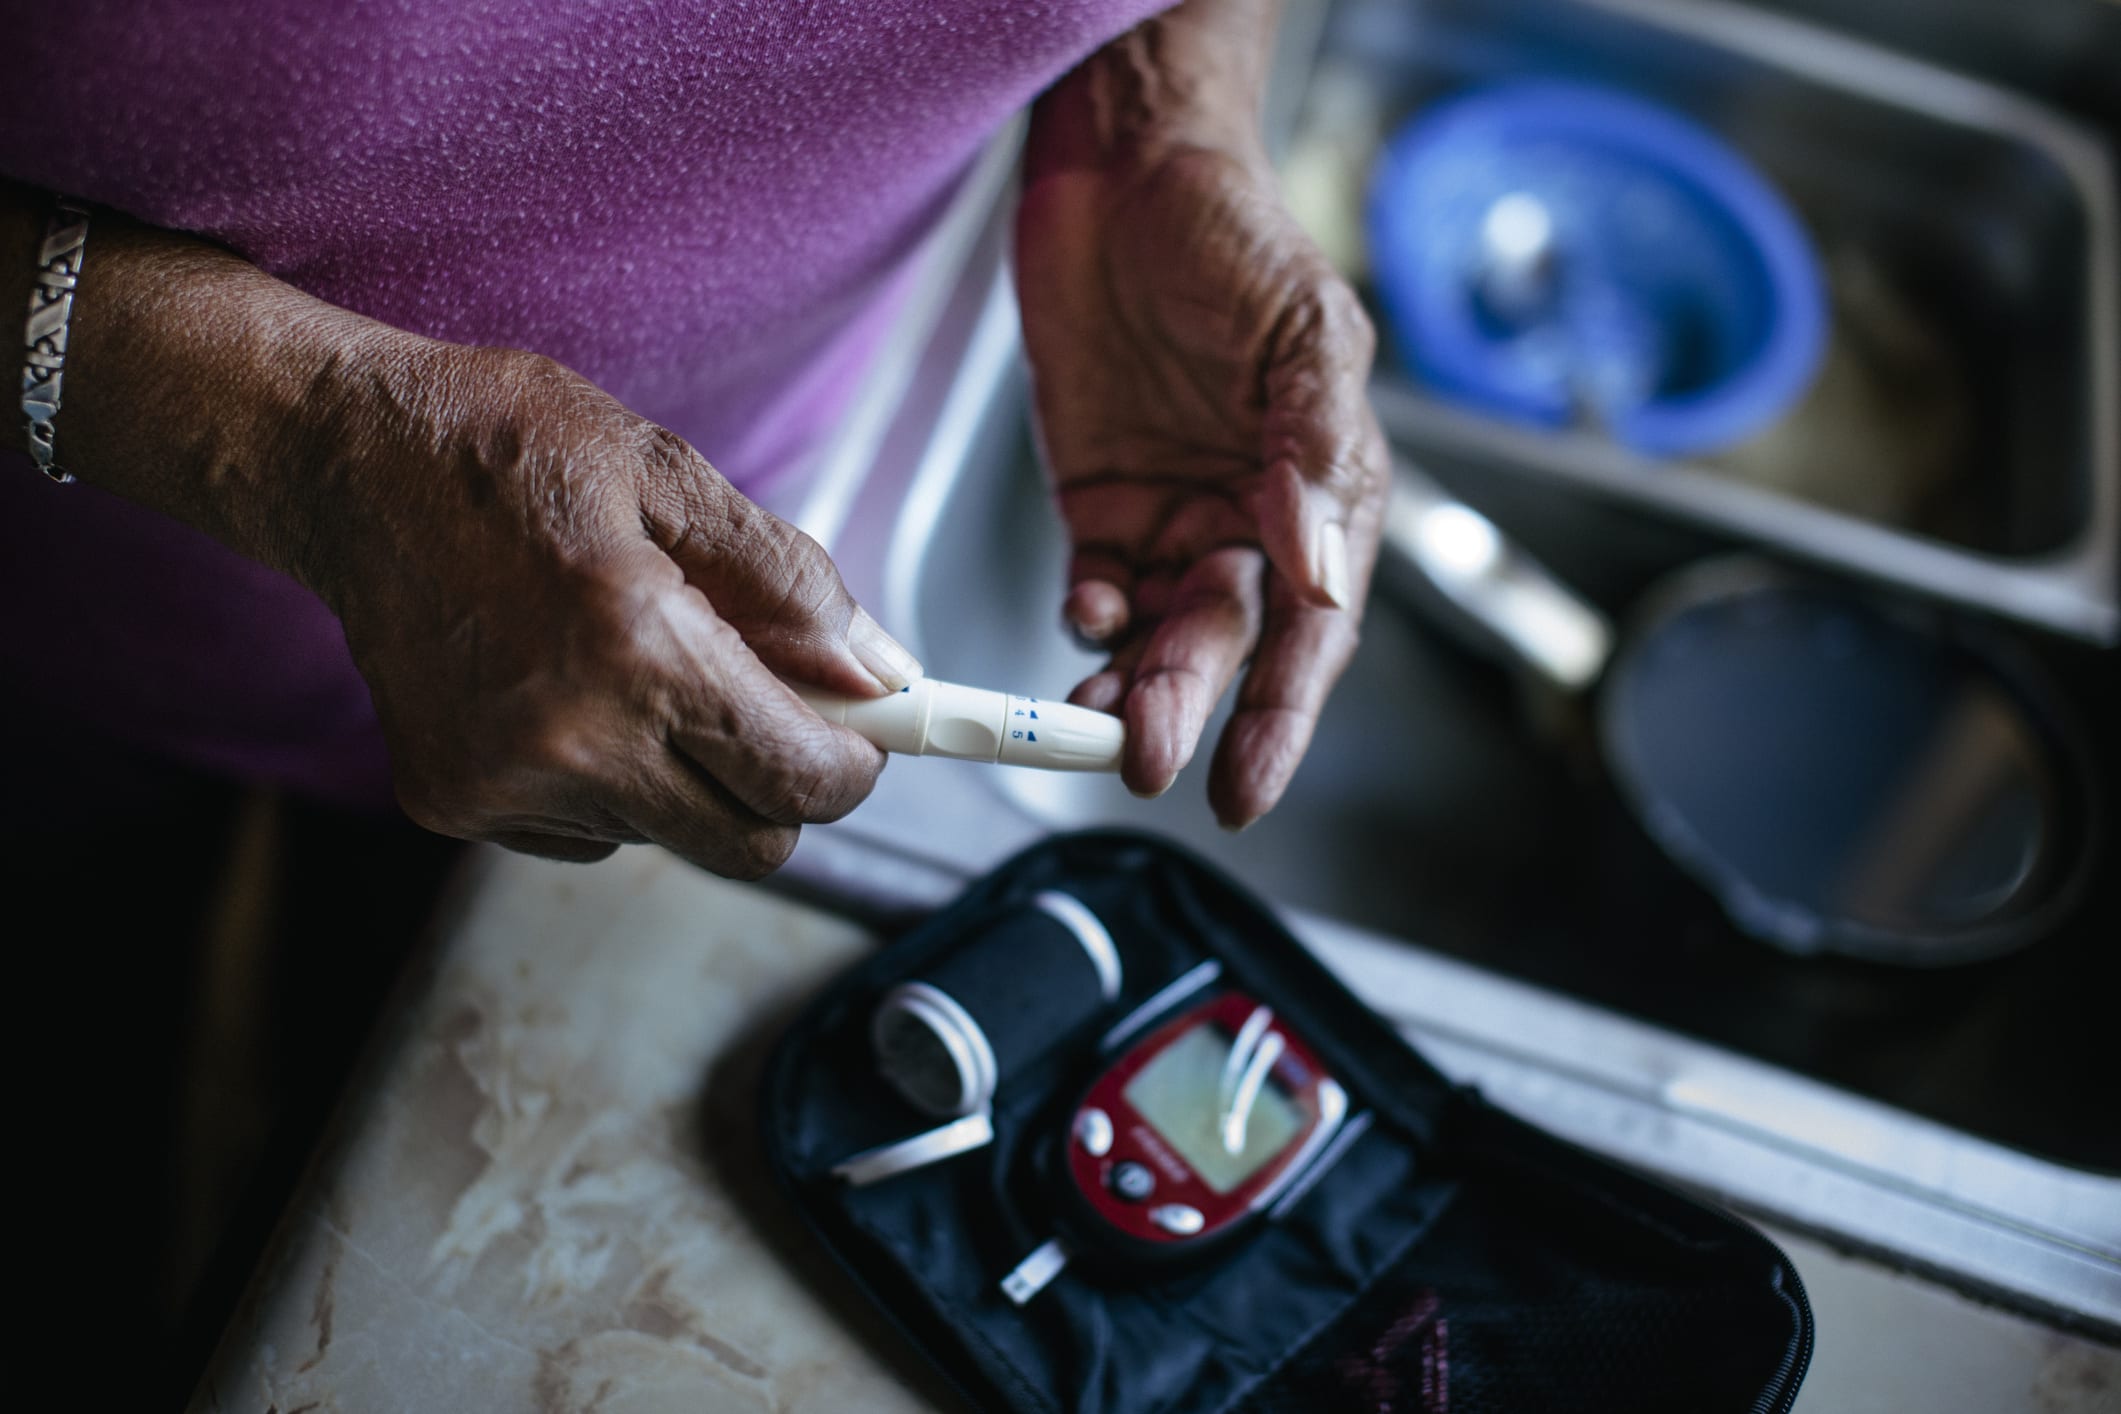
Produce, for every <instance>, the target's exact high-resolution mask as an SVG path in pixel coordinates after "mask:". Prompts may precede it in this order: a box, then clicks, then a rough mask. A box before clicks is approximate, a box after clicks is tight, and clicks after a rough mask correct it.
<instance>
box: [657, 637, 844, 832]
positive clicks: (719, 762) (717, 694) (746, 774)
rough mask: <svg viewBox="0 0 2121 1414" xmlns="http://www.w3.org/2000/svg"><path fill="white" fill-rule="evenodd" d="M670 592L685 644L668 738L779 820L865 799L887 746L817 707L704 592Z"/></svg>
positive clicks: (791, 821)
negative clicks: (713, 606) (715, 609)
mask: <svg viewBox="0 0 2121 1414" xmlns="http://www.w3.org/2000/svg"><path fill="white" fill-rule="evenodd" d="M670 597H671V599H672V601H673V602H672V603H671V604H670V606H669V608H668V609H667V610H666V612H667V613H668V614H669V615H670V617H671V620H672V632H671V636H672V639H673V641H674V644H675V645H676V646H677V647H678V649H679V651H678V652H677V653H674V654H672V655H671V657H670V659H669V663H670V668H669V671H670V674H671V676H670V678H669V681H668V684H667V686H666V688H665V690H664V694H663V695H664V696H665V698H666V701H667V705H666V708H665V711H666V714H667V720H668V737H669V740H670V741H671V742H672V744H674V745H675V746H676V748H677V749H678V750H679V751H680V752H681V753H682V754H683V755H684V756H686V757H687V758H689V759H690V760H691V761H692V762H694V763H695V764H696V765H697V766H698V767H699V768H700V769H701V770H702V771H703V772H704V773H705V774H706V775H707V776H708V777H711V778H712V779H713V781H715V782H716V783H718V785H719V786H720V787H721V788H724V789H726V790H727V791H728V792H729V794H730V795H731V796H732V797H733V798H734V799H735V800H736V801H737V802H739V803H741V804H742V805H743V806H744V807H745V808H746V809H747V810H750V811H752V812H754V813H756V814H757V815H759V816H760V817H762V818H764V819H767V820H771V821H773V822H775V823H777V824H782V825H800V824H805V823H821V822H823V821H827V820H837V819H839V818H840V817H841V816H842V815H845V814H846V813H847V812H848V811H850V810H852V809H853V808H854V807H855V806H857V805H859V804H860V803H861V802H862V801H863V800H864V799H866V798H867V797H868V795H869V792H870V791H871V790H872V789H874V787H875V785H876V778H877V773H878V772H880V771H882V770H883V768H884V753H883V752H882V751H880V750H879V749H877V747H875V746H874V745H872V744H870V743H869V742H867V741H865V740H863V739H862V738H861V737H859V736H857V735H855V734H854V733H853V732H851V731H848V730H847V729H846V728H845V727H841V726H835V725H833V724H832V723H829V722H827V721H825V720H824V719H823V718H822V717H820V716H818V715H817V713H815V712H813V711H811V710H810V708H809V707H807V706H806V705H804V703H803V701H802V699H801V698H799V697H797V696H796V695H795V693H794V691H793V690H792V689H790V688H789V686H788V685H787V684H786V683H784V682H782V681H781V680H780V678H778V677H777V676H775V675H774V674H773V673H772V672H770V671H768V669H767V666H766V664H765V663H764V662H762V661H761V660H760V659H759V658H758V657H757V656H756V655H755V654H754V653H753V652H752V651H751V648H750V646H749V644H748V643H747V642H745V641H744V640H743V639H741V638H739V637H738V636H737V632H736V630H735V629H734V628H733V627H732V626H731V625H729V624H728V623H725V622H723V621H722V620H721V619H719V618H718V617H716V616H715V614H714V613H713V612H712V611H711V610H709V608H708V607H707V604H706V602H705V601H704V600H703V599H701V598H699V597H698V596H697V595H674V596H670ZM622 813H623V812H622Z"/></svg>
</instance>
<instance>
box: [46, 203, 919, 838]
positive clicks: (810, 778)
mask: <svg viewBox="0 0 2121 1414" xmlns="http://www.w3.org/2000/svg"><path fill="white" fill-rule="evenodd" d="M91 258H92V260H93V261H94V267H93V268H94V272H95V279H94V281H92V282H86V283H84V286H83V290H82V293H81V295H80V296H79V298H78V300H77V304H76V309H75V316H74V319H75V327H74V347H73V349H72V351H71V352H70V354H69V363H68V372H67V380H68V383H67V403H66V407H65V411H64V413H63V414H62V417H61V422H60V451H61V454H62V458H63V459H64V460H65V461H66V462H67V463H68V464H69V465H70V466H71V467H72V469H74V470H75V471H77V472H78V473H79V474H80V475H81V477H82V479H83V480H84V481H89V482H100V483H102V484H104V485H106V486H108V487H110V488H111V489H114V490H118V491H120V492H122V493H123V494H126V495H128V496H131V497H133V498H134V499H137V500H141V501H145V502H147V503H148V504H151V505H156V506H158V507H160V508H162V509H164V510H166V511H169V512H170V513H172V514H174V515H177V516H178V517H179V518H181V519H185V520H188V521H190V522H191V523H193V524H195V525H198V526H200V527H201V528H203V529H206V530H208V531H209V532H211V533H213V534H215V535H217V536H219V537H220V538H221V539H223V540H224V541H226V542H227V543H229V544H231V545H233V546H234V547H235V548H236V549H238V550H241V551H243V552H244V553H246V554H249V555H251V556H253V557H254V558H257V559H260V560H263V561H265V562H266V563H268V564H272V565H275V566H277V567H279V568H281V569H284V570H287V571H288V572H290V573H292V574H294V575H295V576H296V577H298V578H300V579H301V580H303V581H304V582H305V583H307V584H308V585H309V586H310V587H311V588H313V589H315V590H316V591H317V592H318V593H319V594H321V595H322V596H323V597H324V599H325V600H326V601H327V602H328V603H330V605H331V606H332V607H333V609H334V610H336V611H337V613H338V614H339V615H340V618H341V621H342V622H343V624H344V626H345V630H346V637H347V642H348V643H349V645H350V646H351V648H352V650H353V654H354V658H355V661H356V662H357V663H358V665H359V666H360V669H361V671H362V674H363V675H364V676H365V677H366V679H367V681H368V684H369V687H370V689H371V692H372V694H373V696H374V699H375V705H376V709H377V711H378V713H379V714H380V716H381V719H382V723H383V728H384V731H385V733H386V735H387V737H388V740H389V744H390V750H391V758H392V765H393V770H394V772H395V774H396V778H397V785H398V793H399V796H400V799H401V800H402V802H403V803H404V805H405V808H406V809H407V811H408V812H409V813H410V814H411V815H412V816H413V818H414V819H416V820H418V821H420V822H421V823H423V824H425V825H427V826H429V827H431V828H433V829H436V830H439V831H442V832H444V833H447V834H452V835H458V836H461V837H465V838H470V839H484V840H495V841H499V842H500V843H502V844H505V845H508V846H510V847H512V848H516V849H521V850H526V851H529V852H533V853H538V854H546V855H552V856H557V857H561V858H568V859H593V858H599V857H601V856H603V855H605V854H608V853H610V851H611V850H612V849H613V848H614V847H615V846H616V845H617V844H618V843H621V842H625V841H632V840H653V841H655V842H657V843H659V844H663V845H666V846H668V847H669V848H670V849H672V850H674V851H675V852H677V853H678V854H681V855H683V856H685V857H686V858H688V859H690V860H692V861H693V862H695V863H697V864H700V865H702V866H704V867H706V868H708V869H711V870H714V871H715V872H717V873H722V874H729V875H735V876H739V877H745V878H751V877H756V876H758V875H761V874H764V873H767V872H769V871H770V870H772V869H773V868H774V867H775V866H776V865H778V864H779V863H781V861H782V860H784V859H785V858H787V856H788V853H789V851H790V850H791V849H792V848H793V847H794V844H795V839H796V832H797V829H798V827H799V826H801V825H802V824H803V823H805V822H807V821H814V820H830V819H833V818H836V817H837V816H839V815H841V814H844V813H845V812H846V811H847V810H849V809H851V808H852V807H853V806H854V805H855V804H856V803H857V802H859V801H860V800H861V799H862V798H863V797H864V796H866V795H867V794H868V792H869V790H870V788H871V786H872V785H873V784H874V782H875V779H876V775H877V772H878V771H879V770H880V769H881V767H882V765H883V755H882V753H881V752H879V751H878V750H877V749H876V748H875V747H873V746H871V745H870V744H868V743H867V742H865V741H863V740H862V739H861V738H859V737H857V736H855V735H854V734H853V733H851V732H848V731H846V730H844V729H843V728H840V727H835V726H830V725H828V724H826V723H825V722H824V721H822V720H820V719H819V718H818V717H817V716H816V715H815V714H814V713H812V712H811V711H810V710H809V709H807V708H806V707H805V706H804V705H803V704H802V702H801V701H800V700H799V699H798V698H797V697H796V696H795V694H794V693H793V692H791V691H790V690H789V689H788V688H787V687H786V686H785V685H784V684H783V683H782V681H781V680H780V676H777V675H782V676H786V677H788V678H791V679H798V680H801V681H805V682H809V683H813V684H817V685H820V686H823V687H826V688H829V689H832V690H835V691H839V692H845V693H851V694H857V695H875V694H878V693H882V692H885V691H887V690H891V689H894V688H897V687H899V686H901V685H903V683H904V682H905V681H906V680H907V678H908V677H910V676H917V675H918V674H919V672H920V668H919V665H918V664H916V663H914V662H913V660H912V658H911V657H910V656H909V655H907V654H906V652H905V650H904V649H902V648H900V647H899V646H898V645H897V644H896V643H894V642H893V641H892V640H891V639H890V638H889V637H888V636H886V635H885V634H884V633H883V631H882V630H881V629H880V628H878V627H877V626H876V624H875V623H874V622H873V621H872V620H871V619H870V618H869V616H868V615H867V614H865V613H864V612H862V610H861V609H860V608H859V607H858V606H857V605H856V604H855V603H854V601H853V600H852V599H851V598H849V596H848V594H847V591H846V589H845V588H844V587H843V586H842V585H841V583H840V578H839V574H838V572H837V571H836V570H835V569H834V568H833V565H832V562H831V560H830V559H828V558H827V557H826V555H825V552H824V551H823V550H822V549H821V548H819V546H818V545H817V544H816V543H815V542H814V541H812V540H811V539H809V537H807V536H805V535H804V534H802V533H801V532H800V531H798V530H796V529H794V528H793V527H791V526H789V525H787V524H786V523H784V522H782V521H780V520H778V519H777V518H775V517H774V516H772V515H769V514H768V513H766V512H765V511H763V510H761V509H760V508H759V507H757V506H755V505H753V504H752V503H751V502H750V501H748V500H746V499H745V498H744V497H743V496H742V495H741V494H739V493H738V492H737V491H736V490H735V488H733V487H732V486H731V485H730V484H729V483H728V482H727V481H726V480H724V479H723V478H722V477H721V476H720V475H719V474H718V473H717V472H716V471H715V470H714V468H713V467H711V466H709V465H708V464H707V463H706V462H705V461H704V460H702V459H701V457H700V456H699V455H698V454H697V453H696V452H694V451H693V450H692V448H690V447H689V446H687V445H685V443H684V442H682V441H681V440H680V439H679V438H677V437H676V436H674V435H672V434H671V433H669V432H667V431H665V430H663V429H662V428H660V427H657V426H655V425H654V424H652V423H649V422H647V421H645V420H643V419H642V418H640V417H637V416H635V415H634V414H632V413H630V412H628V411H627V410H626V409H625V408H624V407H622V406H620V405H619V404H618V403H617V402H616V401H614V400H613V399H612V398H610V397H608V396H606V395H605V394H604V393H603V392H601V391H599V390H598V389H597V388H595V387H594V386H592V385H591V384H590V383H588V382H587V381H585V380H584V379H582V378H580V377H577V376H576V375H575V374H573V373H570V372H569V371H567V370H566V369H564V368H562V367H560V366H558V365H557V364H554V363H552V362H551V361H549V360H546V359H543V358H539V357H536V356H534V355H530V354H525V353H519V352H514V351H510V350H503V349H477V348H466V347H462V346H458V345H452V344H444V343H438V342H435V341H433V340H428V339H421V338H417V337H414V336H411V335H407V334H404V333H401V332H399V331H397V330H394V329H390V328H387V327H385V326H383V325H380V324H377V323H374V322H373V321H370V320H366V319H361V318H359V317H357V316H354V315H351V314H348V313H346V312H345V311H343V310H339V309H336V308H334V307H332V306H329V305H326V304H323V303H321V302H319V301H316V300H314V299H311V298H309V297H308V296H306V295H303V294H301V293H299V292H298V291H295V290H293V289H291V288H289V287H288V286H286V285H283V284H281V283H279V282H278V281H275V280H273V279H271V278H270V277H268V276H266V275H264V274H263V273H262V272H260V271H258V270H257V269H255V268H254V267H252V266H250V265H249V264H247V263H246V262H243V261H241V260H239V259H237V258H236V257H234V256H232V255H229V254H227V253H226V252H223V251H218V250H215V249H213V248H211V247H208V246H205V245H202V244H200V243H198V242H194V241H189V240H186V239H185V238H182V237H177V236H171V235H168V234H166V233H161V232H154V231H149V230H145V229H142V228H139V227H133V226H129V225H127V224H125V223H123V222H120V221H118V220H117V219H116V218H110V219H108V220H105V221H102V222H101V223H100V224H99V228H98V231H97V236H96V245H95V247H94V250H93V254H92V257H91ZM25 268H27V266H26V265H25Z"/></svg>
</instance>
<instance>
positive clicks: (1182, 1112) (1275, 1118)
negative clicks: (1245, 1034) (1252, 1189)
mask: <svg viewBox="0 0 2121 1414" xmlns="http://www.w3.org/2000/svg"><path fill="white" fill-rule="evenodd" d="M1230 1047H1231V1041H1230V1037H1229V1036H1227V1035H1226V1034H1224V1032H1223V1031H1222V1029H1221V1028H1220V1027H1217V1026H1195V1027H1193V1028H1192V1029H1191V1030H1189V1031H1187V1032H1185V1033H1184V1034H1182V1035H1180V1036H1179V1037H1178V1039H1177V1040H1175V1041H1173V1042H1172V1043H1171V1044H1170V1045H1168V1046H1166V1047H1164V1049H1163V1050H1161V1051H1159V1052H1157V1053H1156V1055H1154V1056H1152V1057H1150V1059H1149V1062H1148V1063H1147V1064H1146V1065H1144V1066H1143V1067H1142V1068H1141V1069H1140V1070H1139V1071H1137V1072H1136V1073H1135V1075H1134V1077H1133V1079H1131V1080H1129V1081H1128V1082H1127V1088H1126V1089H1125V1091H1123V1092H1122V1093H1123V1094H1125V1096H1126V1099H1127V1103H1128V1104H1130V1105H1132V1106H1133V1107H1134V1110H1135V1113H1137V1114H1139V1115H1140V1116H1141V1117H1142V1118H1143V1119H1145V1120H1147V1121H1148V1122H1149V1123H1150V1124H1151V1125H1153V1126H1154V1127H1155V1128H1156V1131H1157V1133H1158V1134H1160V1135H1162V1136H1163V1138H1164V1140H1165V1142H1166V1143H1168V1144H1169V1145H1170V1146H1171V1147H1172V1148H1173V1149H1174V1150H1176V1151H1177V1153H1178V1156H1179V1157H1180V1158H1182V1159H1184V1160H1185V1161H1186V1163H1187V1164H1188V1165H1190V1166H1191V1167H1192V1169H1193V1171H1194V1172H1195V1173H1197V1174H1199V1175H1200V1178H1201V1182H1203V1183H1205V1184H1207V1185H1208V1187H1209V1188H1211V1189H1213V1190H1214V1191H1215V1192H1217V1193H1219V1194H1220V1193H1228V1192H1229V1191H1230V1190H1231V1189H1233V1188H1235V1187H1237V1186H1238V1185H1239V1184H1241V1183H1243V1182H1244V1181H1245V1180H1246V1179H1248V1178H1250V1177H1251V1176H1252V1175H1253V1174H1255V1173H1257V1172H1258V1171H1259V1170H1260V1168H1261V1166H1263V1165H1265V1164H1266V1163H1268V1162H1269V1161H1270V1160H1272V1159H1273V1158H1274V1156H1275V1155H1276V1154H1279V1153H1280V1152H1281V1151H1282V1149H1283V1147H1284V1146H1285V1145H1287V1144H1288V1142H1289V1141H1290V1140H1291V1139H1294V1138H1295V1137H1296V1136H1297V1135H1298V1134H1299V1133H1301V1132H1302V1130H1303V1127H1304V1112H1303V1111H1302V1110H1301V1109H1300V1108H1298V1107H1297V1105H1296V1103H1295V1102H1294V1101H1293V1100H1291V1099H1290V1098H1289V1097H1288V1095H1286V1094H1285V1093H1283V1091H1282V1090H1281V1089H1280V1087H1279V1086H1277V1085H1276V1084H1275V1083H1274V1080H1273V1078H1272V1076H1271V1075H1270V1076H1269V1077H1268V1079H1267V1083H1266V1084H1264V1085H1262V1086H1260V1087H1259V1098H1258V1100H1257V1101H1256V1102H1255V1103H1254V1104H1253V1106H1252V1113H1251V1116H1250V1119H1249V1122H1248V1123H1247V1124H1246V1125H1245V1141H1244V1144H1243V1146H1242V1147H1241V1148H1239V1150H1238V1151H1237V1152H1236V1153H1234V1154H1233V1153H1231V1152H1230V1151H1229V1150H1228V1149H1225V1148H1224V1147H1223V1136H1222V1113H1221V1099H1222V1078H1223V1067H1224V1066H1225V1065H1226V1064H1228V1062H1229V1059H1230Z"/></svg>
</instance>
